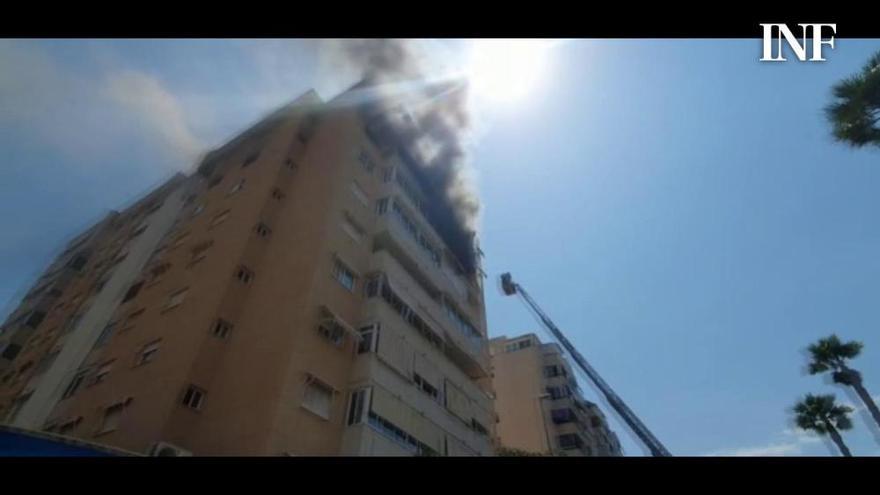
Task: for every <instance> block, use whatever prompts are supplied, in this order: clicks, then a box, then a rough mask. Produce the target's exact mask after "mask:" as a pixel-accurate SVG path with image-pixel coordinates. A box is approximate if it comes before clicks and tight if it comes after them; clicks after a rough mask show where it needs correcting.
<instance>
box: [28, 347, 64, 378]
mask: <svg viewBox="0 0 880 495" xmlns="http://www.w3.org/2000/svg"><path fill="white" fill-rule="evenodd" d="M58 354H61V351H54V352H52V353H49V354H46V355H45V356H43V359H41V360H40V362H39V363H37V369H35V370H34V373H37V374H39V373H42V372H44V371H46V370H47V369H49V366H52V363H54V362H55V359H56V358H57V357H58Z"/></svg>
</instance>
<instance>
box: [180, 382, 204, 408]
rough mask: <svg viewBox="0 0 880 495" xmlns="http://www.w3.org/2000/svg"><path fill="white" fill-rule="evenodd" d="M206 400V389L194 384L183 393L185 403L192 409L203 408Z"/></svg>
mask: <svg viewBox="0 0 880 495" xmlns="http://www.w3.org/2000/svg"><path fill="white" fill-rule="evenodd" d="M204 401H205V391H204V390H202V389H200V388H198V387H196V386H194V385H190V386H189V387H188V388H187V389H186V392H185V393H184V394H183V405H184V406H186V407H188V408H190V409H195V410H199V409H201V408H202V404H203V403H204Z"/></svg>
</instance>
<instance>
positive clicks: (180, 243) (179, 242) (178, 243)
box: [171, 232, 189, 249]
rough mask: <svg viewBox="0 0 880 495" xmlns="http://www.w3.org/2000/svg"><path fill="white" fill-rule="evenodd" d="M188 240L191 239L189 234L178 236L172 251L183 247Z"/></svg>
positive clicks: (172, 245)
mask: <svg viewBox="0 0 880 495" xmlns="http://www.w3.org/2000/svg"><path fill="white" fill-rule="evenodd" d="M188 238H189V232H184V233H182V234H180V235H179V236H177V238H176V239H174V243H173V244H171V249H176V248H179V247H180V246H183V244H184V243H185V242H186V240H187V239H188Z"/></svg>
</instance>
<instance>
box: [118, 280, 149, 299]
mask: <svg viewBox="0 0 880 495" xmlns="http://www.w3.org/2000/svg"><path fill="white" fill-rule="evenodd" d="M143 285H144V283H143V282H138V283H136V284H134V285H132V286H131V287H129V288H128V292H126V293H125V297H123V298H122V302H124V303H126V302H128V301H131V300H132V299H134V298H135V297H136V296H137V295H138V292H140V291H141V287H143Z"/></svg>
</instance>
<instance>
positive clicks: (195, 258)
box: [188, 240, 214, 266]
mask: <svg viewBox="0 0 880 495" xmlns="http://www.w3.org/2000/svg"><path fill="white" fill-rule="evenodd" d="M213 245H214V241H212V240H210V241H204V242H200V243H198V244H196V245H195V246H193V247H192V250H191V251H190V252H191V254H192V257H191V258H190V260H189V265H188V266H193V265H195V264H196V263H198V262H199V261H202V260H203V259H205V258H207V257H208V253H207V251H208V249H209V248H210V247H211V246H213Z"/></svg>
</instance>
